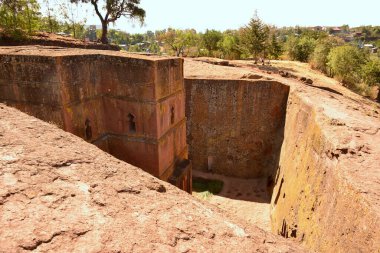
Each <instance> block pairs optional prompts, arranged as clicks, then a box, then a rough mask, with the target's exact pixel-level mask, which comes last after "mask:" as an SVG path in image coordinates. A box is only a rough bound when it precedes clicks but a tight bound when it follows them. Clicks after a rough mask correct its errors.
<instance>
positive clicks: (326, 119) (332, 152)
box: [0, 47, 380, 252]
mask: <svg viewBox="0 0 380 253" xmlns="http://www.w3.org/2000/svg"><path fill="white" fill-rule="evenodd" d="M0 61H1V63H2V64H1V65H0V101H1V102H5V103H7V104H8V105H11V106H14V107H16V108H18V109H20V110H22V111H25V112H28V113H29V114H32V115H34V116H36V117H39V118H41V119H43V120H45V121H49V122H52V123H55V124H56V125H58V126H60V127H61V128H63V129H65V130H66V131H69V132H72V133H74V134H76V135H78V136H80V137H82V138H83V139H86V140H87V141H89V142H92V143H94V144H97V146H98V147H100V148H102V149H103V150H105V151H108V152H110V153H111V154H113V155H115V156H116V157H118V158H122V159H123V158H125V157H128V159H124V160H126V161H129V160H130V162H131V163H133V164H135V165H137V166H139V167H144V166H145V167H146V168H145V170H146V171H148V172H150V173H151V174H153V175H155V176H156V177H159V178H161V179H164V180H168V178H169V176H170V175H171V174H173V175H174V174H176V173H175V166H176V164H178V162H179V161H181V160H186V158H187V145H186V136H187V144H188V145H189V147H188V154H189V160H191V162H192V165H193V167H194V169H195V170H199V171H200V172H195V174H197V173H200V175H202V176H204V177H207V176H209V177H219V178H221V179H222V180H224V181H225V182H227V186H228V185H229V186H228V187H229V188H228V187H227V188H225V189H224V191H222V192H221V194H219V195H218V196H217V197H222V198H224V200H220V199H219V200H218V199H216V200H215V199H214V200H215V203H214V204H216V205H218V206H219V207H220V208H221V209H225V210H226V211H228V210H231V209H232V210H233V211H232V213H233V214H234V215H235V216H239V217H240V218H244V219H245V220H246V221H248V222H249V223H251V225H256V224H259V225H260V226H262V227H263V228H264V229H266V230H269V227H268V226H270V229H271V231H272V232H273V233H276V234H279V235H281V236H283V237H286V238H294V240H297V241H299V242H301V243H302V244H304V245H306V246H307V247H309V248H311V249H313V250H316V251H321V252H331V251H338V252H377V251H378V250H379V248H380V245H379V243H380V234H379V232H378V227H380V220H379V215H380V212H379V207H380V196H379V192H380V191H379V190H380V186H379V183H378V182H379V175H380V172H379V166H378V164H379V157H380V147H379V145H378V144H377V143H379V140H380V131H379V129H380V124H379V120H378V118H373V117H371V116H368V114H367V115H366V114H365V113H362V109H360V110H359V109H357V110H351V109H350V108H351V107H354V108H357V107H358V104H357V102H352V99H350V98H346V97H344V96H343V95H342V94H343V93H339V94H338V93H334V94H332V93H328V91H326V90H320V89H315V88H313V87H304V86H301V84H299V83H296V82H290V81H287V80H280V79H278V80H264V78H263V79H258V80H242V79H238V78H231V79H223V78H220V77H212V78H206V77H204V78H198V77H194V78H191V77H187V78H186V79H185V80H184V79H183V61H182V60H180V59H176V58H174V59H166V58H154V57H153V58H150V57H147V56H139V57H138V56H125V55H121V54H120V53H116V52H115V53H111V52H107V53H105V52H101V51H97V52H92V51H91V52H90V51H86V50H65V49H51V50H47V49H42V48H37V49H36V48H34V49H32V50H31V49H28V48H22V47H20V48H17V49H16V50H15V49H12V48H5V49H2V51H1V57H0ZM218 68H219V69H220V68H227V67H219V66H218ZM227 71H233V70H231V68H229V69H228V70H227ZM183 82H184V86H183ZM326 92H327V93H326ZM342 103H343V104H347V105H350V106H351V107H350V106H347V108H348V109H347V108H343V107H342V106H341V104H342ZM126 108H127V110H126ZM365 108H367V107H365ZM185 117H186V118H185ZM126 133H127V134H126ZM181 171H182V170H181ZM210 172H211V173H214V175H212V174H210ZM202 173H208V174H202ZM197 175H198V176H199V174H197ZM210 175H211V176H210ZM218 175H224V178H222V177H221V176H218ZM189 177H191V169H190V170H188V171H186V169H184V170H183V171H182V175H181V174H179V180H178V182H179V183H178V185H177V186H180V185H181V186H182V187H180V188H184V189H188V187H189V184H190V185H191V182H189V181H188V180H189ZM239 180H240V181H239ZM241 180H246V181H244V182H243V181H241ZM247 180H248V181H247ZM249 180H251V181H249ZM228 182H232V183H230V184H228ZM234 184H239V187H240V188H239V187H235V185H234ZM250 184H252V186H253V188H250V187H244V185H248V186H249V185H250ZM235 188H236V191H235V190H234V189H235ZM228 191H229V192H228ZM244 191H245V192H244ZM218 201H219V202H218ZM210 202H212V201H210ZM242 203H244V204H248V205H249V207H247V208H243V209H244V210H248V211H247V212H244V211H243V212H240V213H239V207H242ZM258 205H262V209H260V208H259V209H258ZM234 210H235V212H234ZM257 213H261V214H260V215H256V214H257ZM255 215H256V217H255Z"/></svg>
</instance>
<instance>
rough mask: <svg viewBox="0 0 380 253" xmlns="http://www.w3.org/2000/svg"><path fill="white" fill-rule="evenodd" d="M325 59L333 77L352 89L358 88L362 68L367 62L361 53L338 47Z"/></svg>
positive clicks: (346, 46) (356, 49)
mask: <svg viewBox="0 0 380 253" xmlns="http://www.w3.org/2000/svg"><path fill="white" fill-rule="evenodd" d="M327 59H328V63H327V66H329V67H330V68H331V71H332V74H333V76H335V77H336V78H337V79H338V80H339V81H340V82H342V83H343V84H345V85H347V86H348V87H350V88H352V89H355V88H357V87H359V84H360V81H361V77H362V74H361V72H362V66H363V65H364V64H365V63H366V62H367V59H366V55H365V54H364V52H363V51H361V50H359V49H358V48H356V47H353V46H348V45H345V46H339V47H336V48H333V49H332V50H331V51H330V53H329V55H328V57H327Z"/></svg>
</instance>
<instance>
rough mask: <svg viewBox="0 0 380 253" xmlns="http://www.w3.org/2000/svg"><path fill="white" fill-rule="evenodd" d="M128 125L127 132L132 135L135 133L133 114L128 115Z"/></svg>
mask: <svg viewBox="0 0 380 253" xmlns="http://www.w3.org/2000/svg"><path fill="white" fill-rule="evenodd" d="M128 124H129V131H130V132H132V133H135V132H136V122H135V116H133V114H131V113H129V114H128Z"/></svg>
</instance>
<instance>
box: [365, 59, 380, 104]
mask: <svg viewBox="0 0 380 253" xmlns="http://www.w3.org/2000/svg"><path fill="white" fill-rule="evenodd" d="M362 77H363V82H364V83H365V84H366V85H367V86H368V87H372V86H375V85H377V86H379V88H380V59H379V58H377V59H373V60H370V61H368V62H367V63H366V64H365V65H363V67H362ZM376 100H377V102H380V91H379V92H378V94H377V99H376Z"/></svg>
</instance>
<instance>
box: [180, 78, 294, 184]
mask: <svg viewBox="0 0 380 253" xmlns="http://www.w3.org/2000/svg"><path fill="white" fill-rule="evenodd" d="M185 87H186V117H187V119H188V121H187V141H188V144H189V156H190V159H191V161H192V163H193V168H194V169H197V170H202V171H212V172H215V173H218V174H224V175H228V176H235V177H244V178H255V177H267V176H270V175H272V174H273V173H274V172H275V170H276V169H277V167H278V159H279V152H280V148H281V144H282V139H283V128H284V121H285V113H286V102H287V98H288V93H289V87H287V86H286V85H283V84H281V83H278V82H274V81H264V80H259V81H252V80H212V79H191V78H188V79H185Z"/></svg>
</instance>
